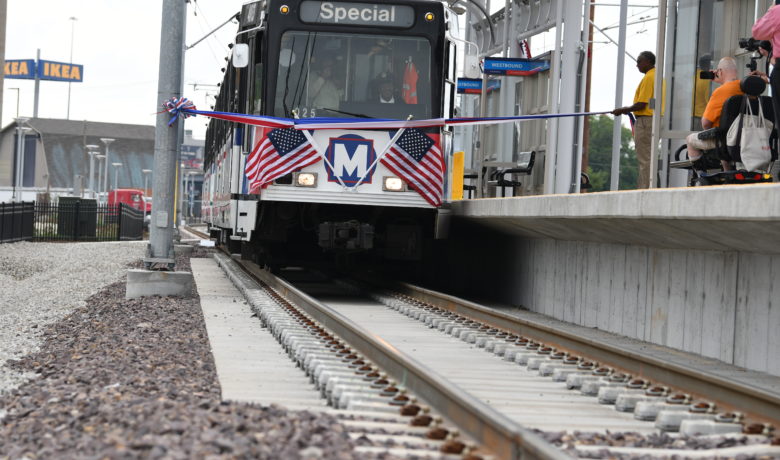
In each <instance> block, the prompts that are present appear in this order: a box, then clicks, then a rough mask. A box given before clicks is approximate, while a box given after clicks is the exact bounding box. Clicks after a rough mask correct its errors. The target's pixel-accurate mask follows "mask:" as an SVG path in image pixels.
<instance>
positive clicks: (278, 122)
mask: <svg viewBox="0 0 780 460" xmlns="http://www.w3.org/2000/svg"><path fill="white" fill-rule="evenodd" d="M181 101H187V99H175V98H171V99H170V100H169V101H166V102H165V103H163V107H164V108H165V109H166V111H167V112H168V113H170V114H171V116H172V118H171V120H170V121H169V123H168V125H169V126H170V125H171V124H172V123H173V122H174V121H175V120H176V118H178V117H183V118H186V117H189V116H193V115H202V116H205V117H209V118H216V119H219V120H225V121H232V122H235V123H242V124H246V125H252V126H262V127H264V128H295V129H302V130H320V129H402V128H429V127H436V126H446V125H462V126H467V125H490V124H499V123H513V122H516V121H522V120H538V119H547V118H564V117H583V116H588V115H603V114H605V113H610V112H575V113H549V114H537V115H516V116H511V117H472V118H431V119H426V120H388V119H379V118H366V119H354V118H299V119H291V118H279V117H270V116H262V115H247V114H240V113H230V112H213V111H205V110H197V109H196V108H195V106H194V105H192V104H191V103H190V104H182V103H181ZM187 102H189V101H187Z"/></svg>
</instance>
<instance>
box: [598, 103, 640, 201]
mask: <svg viewBox="0 0 780 460" xmlns="http://www.w3.org/2000/svg"><path fill="white" fill-rule="evenodd" d="M613 123H614V121H613V118H612V117H611V116H609V115H594V116H591V117H590V133H589V134H590V142H589V144H588V176H590V183H591V185H592V186H593V189H592V190H593V191H594V192H600V191H605V190H609V183H610V175H611V174H610V172H611V169H612V126H613ZM638 169H639V163H638V162H637V159H636V151H634V146H633V137H632V136H631V130H630V129H628V128H626V127H622V129H621V133H620V180H619V182H618V187H619V188H620V189H621V190H626V189H634V188H636V184H637V176H638Z"/></svg>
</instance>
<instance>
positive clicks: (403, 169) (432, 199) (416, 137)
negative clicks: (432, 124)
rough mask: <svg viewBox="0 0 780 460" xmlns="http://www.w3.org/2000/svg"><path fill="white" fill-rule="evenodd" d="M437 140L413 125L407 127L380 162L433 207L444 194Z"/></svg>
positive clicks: (442, 164)
mask: <svg viewBox="0 0 780 460" xmlns="http://www.w3.org/2000/svg"><path fill="white" fill-rule="evenodd" d="M437 144H438V143H437V142H436V141H434V140H433V139H431V138H430V137H429V136H428V135H427V134H425V133H424V132H422V131H420V130H419V129H416V128H409V129H407V130H405V131H404V132H403V134H401V137H399V138H398V139H397V140H396V142H395V144H394V145H393V146H392V147H390V150H388V151H387V154H386V155H385V156H384V157H383V158H382V160H381V163H382V164H383V165H385V167H387V168H388V169H389V170H390V171H392V172H393V173H395V174H397V175H398V177H400V178H401V179H403V180H404V181H405V182H406V183H407V184H409V187H411V188H413V189H414V190H416V191H417V193H419V194H420V196H422V197H423V198H425V201H427V202H428V203H430V204H431V205H433V206H437V207H438V206H441V202H442V196H443V194H444V191H443V189H444V169H445V167H444V158H443V157H442V153H441V150H440V149H439V146H438V145H437Z"/></svg>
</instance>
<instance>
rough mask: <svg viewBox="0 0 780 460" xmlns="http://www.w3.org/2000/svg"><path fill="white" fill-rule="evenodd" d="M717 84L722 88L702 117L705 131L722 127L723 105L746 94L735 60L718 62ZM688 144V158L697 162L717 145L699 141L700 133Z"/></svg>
mask: <svg viewBox="0 0 780 460" xmlns="http://www.w3.org/2000/svg"><path fill="white" fill-rule="evenodd" d="M713 81H714V82H715V83H721V86H720V87H719V88H717V89H716V90H715V91H713V92H712V96H710V101H709V102H708V103H707V108H706V109H704V114H703V115H702V117H701V127H702V128H704V129H710V128H714V127H716V126H720V114H721V112H722V111H723V104H725V103H726V101H727V100H728V99H729V98H730V97H731V96H737V95H740V94H744V93H743V92H742V89H740V87H739V83H740V82H739V80H738V79H737V62H736V61H735V60H734V58H731V57H724V58H723V59H721V60H720V62H718V68H717V69H715V78H714V80H713ZM686 143H687V144H688V158H690V159H691V160H697V159H699V157H701V151H702V150H709V149H714V148H715V146H716V144H715V140H714V139H705V140H702V139H699V132H698V131H697V132H693V133H691V134H689V135H688V137H687V138H686Z"/></svg>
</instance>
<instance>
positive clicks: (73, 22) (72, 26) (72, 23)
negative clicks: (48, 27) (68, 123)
mask: <svg viewBox="0 0 780 460" xmlns="http://www.w3.org/2000/svg"><path fill="white" fill-rule="evenodd" d="M77 20H78V19H76V17H75V16H71V17H70V64H73V33H74V31H75V29H76V21H77ZM70 85H71V82H68V114H67V116H66V117H65V119H66V120H70Z"/></svg>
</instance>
